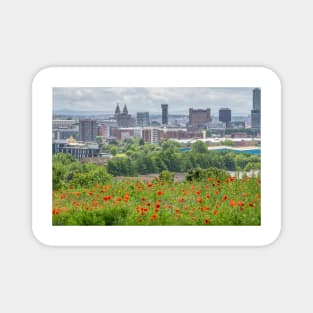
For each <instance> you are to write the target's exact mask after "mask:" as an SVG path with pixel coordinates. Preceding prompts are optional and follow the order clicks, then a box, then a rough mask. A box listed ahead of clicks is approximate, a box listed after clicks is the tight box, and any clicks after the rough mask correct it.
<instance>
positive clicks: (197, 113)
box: [189, 108, 211, 128]
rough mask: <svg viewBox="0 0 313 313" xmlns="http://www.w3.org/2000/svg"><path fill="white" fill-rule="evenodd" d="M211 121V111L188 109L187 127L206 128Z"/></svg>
mask: <svg viewBox="0 0 313 313" xmlns="http://www.w3.org/2000/svg"><path fill="white" fill-rule="evenodd" d="M210 121H211V109H205V110H203V109H198V110H195V109H192V108H190V109H189V127H190V128H206V127H207V126H208V124H209V122H210Z"/></svg>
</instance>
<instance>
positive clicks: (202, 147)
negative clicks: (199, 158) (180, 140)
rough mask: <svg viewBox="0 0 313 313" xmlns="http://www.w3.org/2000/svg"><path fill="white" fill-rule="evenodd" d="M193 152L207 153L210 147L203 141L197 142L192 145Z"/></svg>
mask: <svg viewBox="0 0 313 313" xmlns="http://www.w3.org/2000/svg"><path fill="white" fill-rule="evenodd" d="M191 151H192V152H194V153H207V152H208V146H207V145H206V144H205V143H204V142H202V141H196V142H194V143H193V144H192V145H191Z"/></svg>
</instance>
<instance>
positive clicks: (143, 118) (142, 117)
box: [137, 112, 150, 127]
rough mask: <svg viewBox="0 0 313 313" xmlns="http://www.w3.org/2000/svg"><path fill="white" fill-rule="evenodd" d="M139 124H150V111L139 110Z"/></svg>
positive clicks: (140, 125) (143, 125) (141, 125)
mask: <svg viewBox="0 0 313 313" xmlns="http://www.w3.org/2000/svg"><path fill="white" fill-rule="evenodd" d="M137 126H139V127H146V126H150V117H149V112H137Z"/></svg>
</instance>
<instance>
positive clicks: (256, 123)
mask: <svg viewBox="0 0 313 313" xmlns="http://www.w3.org/2000/svg"><path fill="white" fill-rule="evenodd" d="M252 92H253V95H252V110H251V128H253V129H255V130H257V131H260V130H261V89H260V88H254V89H253V91H252Z"/></svg>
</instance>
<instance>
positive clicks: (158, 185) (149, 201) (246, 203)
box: [52, 176, 261, 226]
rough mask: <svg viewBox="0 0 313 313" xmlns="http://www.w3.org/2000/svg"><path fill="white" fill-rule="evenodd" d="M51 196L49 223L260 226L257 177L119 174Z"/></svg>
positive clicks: (54, 193) (259, 187) (258, 181)
mask: <svg viewBox="0 0 313 313" xmlns="http://www.w3.org/2000/svg"><path fill="white" fill-rule="evenodd" d="M52 198H53V201H52V204H53V208H52V223H53V225H55V226H58V225H59V226H62V225H80V226H87V225H99V226H101V225H102V226H114V225H120V226H128V225H129V226H131V225H136V226H140V225H142V226H153V225H155V226H162V225H167V226H171V225H173V226H174V225H190V226H191V225H195V226H200V225H203V226H213V225H261V181H260V178H259V177H243V178H239V177H234V176H229V177H227V178H225V179H220V178H212V177H209V178H207V179H205V180H200V181H182V182H164V181H161V180H159V179H153V180H152V181H149V182H143V181H134V180H127V179H124V180H122V181H113V182H111V183H109V184H105V185H101V184H96V185H94V186H93V187H89V188H77V187H70V188H67V189H60V190H55V191H53V197H52Z"/></svg>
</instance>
